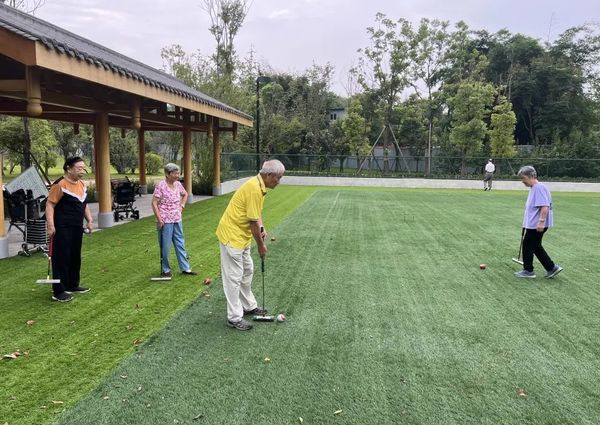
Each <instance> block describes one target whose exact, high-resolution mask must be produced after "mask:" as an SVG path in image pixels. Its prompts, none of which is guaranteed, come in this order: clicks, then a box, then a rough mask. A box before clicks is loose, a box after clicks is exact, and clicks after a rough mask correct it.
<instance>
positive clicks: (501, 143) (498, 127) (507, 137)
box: [489, 96, 517, 158]
mask: <svg viewBox="0 0 600 425" xmlns="http://www.w3.org/2000/svg"><path fill="white" fill-rule="evenodd" d="M490 121H491V123H490V130H489V136H490V145H491V152H492V156H495V157H499V158H512V157H513V156H515V155H516V153H517V152H516V150H515V123H516V122H517V118H516V117H515V113H514V112H513V110H512V105H511V104H510V101H509V100H508V99H507V98H506V97H505V96H499V98H498V104H497V105H496V106H494V109H493V111H492V116H491V118H490Z"/></svg>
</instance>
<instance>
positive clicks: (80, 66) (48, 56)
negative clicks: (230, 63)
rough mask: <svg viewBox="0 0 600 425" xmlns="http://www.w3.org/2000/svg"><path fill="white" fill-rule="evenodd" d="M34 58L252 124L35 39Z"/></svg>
mask: <svg viewBox="0 0 600 425" xmlns="http://www.w3.org/2000/svg"><path fill="white" fill-rule="evenodd" d="M35 59H36V64H37V65H38V66H40V67H43V68H47V69H51V70H53V71H56V72H60V73H63V74H67V75H71V76H73V77H76V78H80V79H82V80H86V81H91V82H94V83H97V84H100V85H102V86H106V87H112V88H114V89H116V90H121V91H124V92H127V93H131V94H135V95H138V96H142V97H144V98H148V99H154V100H158V101H161V102H164V103H168V104H171V105H175V106H178V107H181V108H187V109H190V110H191V111H195V112H201V113H205V114H207V115H212V116H215V117H218V118H223V119H226V120H229V121H232V122H237V123H239V124H241V125H246V126H249V127H251V126H252V120H251V119H248V118H245V117H240V116H239V115H237V114H234V113H232V112H229V111H225V110H223V109H221V108H219V107H216V106H211V105H208V104H205V103H201V102H199V101H196V100H193V99H188V98H186V97H183V96H180V95H178V94H175V93H171V92H169V91H166V90H164V89H161V88H158V87H153V86H150V85H147V84H145V83H144V82H142V81H138V80H134V79H132V78H129V77H126V76H123V75H121V74H118V73H115V72H113V71H112V70H107V69H105V68H103V67H98V66H96V65H95V64H90V63H89V62H85V61H81V60H79V59H76V58H72V57H70V56H67V55H63V54H60V53H58V52H56V51H54V50H50V49H48V48H47V47H46V46H44V45H43V44H42V43H39V42H37V43H36V50H35Z"/></svg>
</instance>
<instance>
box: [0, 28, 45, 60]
mask: <svg viewBox="0 0 600 425" xmlns="http://www.w3.org/2000/svg"><path fill="white" fill-rule="evenodd" d="M36 50H37V46H36V42H35V41H33V40H27V39H25V38H23V37H20V36H18V35H17V34H15V33H14V32H12V31H8V30H5V29H4V28H0V52H1V53H2V54H3V55H5V56H8V57H9V58H11V59H13V60H15V61H17V62H19V63H22V64H24V65H35V63H36V57H35V54H36Z"/></svg>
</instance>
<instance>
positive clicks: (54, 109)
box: [0, 3, 252, 258]
mask: <svg viewBox="0 0 600 425" xmlns="http://www.w3.org/2000/svg"><path fill="white" fill-rule="evenodd" d="M0 114H5V115H13V116H29V117H35V118H42V119H48V120H58V121H64V122H70V123H73V125H75V126H77V125H78V124H90V125H93V126H94V152H95V164H96V166H95V171H96V191H97V196H98V202H99V213H98V217H97V223H98V226H99V227H100V228H106V227H111V226H112V225H113V214H112V199H111V185H110V156H109V131H108V130H109V128H110V127H116V128H121V129H134V130H137V134H138V141H139V170H140V185H141V186H142V188H145V187H146V175H145V161H144V157H145V152H144V132H145V131H148V130H156V131H180V132H181V133H182V143H183V161H182V162H183V167H182V171H183V175H184V186H185V188H186V190H187V191H188V192H189V193H190V194H191V193H192V156H191V140H192V137H191V134H192V132H193V131H201V132H207V133H208V135H209V139H210V140H212V148H213V168H214V176H215V177H214V181H213V194H214V195H219V194H220V193H221V180H220V151H221V149H220V143H219V134H220V133H222V132H233V134H234V137H235V135H236V132H237V128H238V125H245V126H252V117H251V116H249V115H247V114H245V113H243V112H240V111H238V110H236V109H234V108H232V107H230V106H228V105H226V104H224V103H222V102H219V101H218V100H215V99H213V98H211V97H209V96H207V95H205V94H203V93H200V92H198V91H196V90H194V89H192V88H190V87H188V86H186V85H185V84H184V83H183V82H181V81H180V80H178V79H176V78H174V77H172V76H170V75H168V74H166V73H164V72H162V71H159V70H156V69H154V68H152V67H150V66H147V65H144V64H142V63H140V62H138V61H135V60H133V59H130V58H128V57H126V56H124V55H122V54H119V53H117V52H115V51H113V50H110V49H107V48H106V47H103V46H101V45H99V44H96V43H94V42H92V41H90V40H87V39H85V38H83V37H80V36H78V35H76V34H73V33H71V32H68V31H66V30H64V29H62V28H59V27H56V26H54V25H52V24H50V23H48V22H46V21H43V20H41V19H38V18H36V17H34V16H31V15H28V14H25V13H22V12H20V11H18V10H15V9H14V8H11V7H9V6H6V5H4V4H3V3H0ZM0 161H1V155H0ZM1 184H2V176H1V173H0V186H1ZM2 197H3V195H2V191H0V258H3V257H2V248H1V242H2V239H3V238H6V229H5V226H4V219H5V217H4V209H3V205H4V201H3V199H2ZM190 198H191V197H190Z"/></svg>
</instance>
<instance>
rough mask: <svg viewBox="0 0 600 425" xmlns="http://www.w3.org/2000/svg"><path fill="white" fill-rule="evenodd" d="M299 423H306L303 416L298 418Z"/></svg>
mask: <svg viewBox="0 0 600 425" xmlns="http://www.w3.org/2000/svg"><path fill="white" fill-rule="evenodd" d="M298 422H300V423H301V424H303V423H304V419H302V416H300V417H298Z"/></svg>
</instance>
